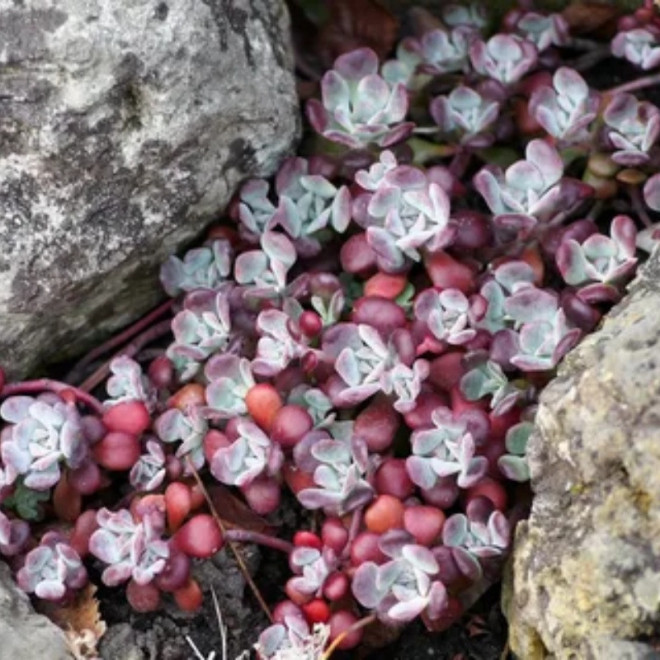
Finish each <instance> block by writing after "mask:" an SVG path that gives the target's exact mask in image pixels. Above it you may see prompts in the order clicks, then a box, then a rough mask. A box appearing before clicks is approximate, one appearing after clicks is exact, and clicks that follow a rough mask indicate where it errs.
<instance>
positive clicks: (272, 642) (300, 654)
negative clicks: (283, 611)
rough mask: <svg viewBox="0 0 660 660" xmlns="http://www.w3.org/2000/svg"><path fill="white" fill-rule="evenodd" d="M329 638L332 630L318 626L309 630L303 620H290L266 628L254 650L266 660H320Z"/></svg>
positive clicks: (290, 617) (297, 617)
mask: <svg viewBox="0 0 660 660" xmlns="http://www.w3.org/2000/svg"><path fill="white" fill-rule="evenodd" d="M329 638H330V627H329V626H326V625H323V624H318V623H317V624H314V627H313V629H312V630H310V628H309V625H308V623H307V622H306V621H305V619H304V618H303V617H302V616H287V617H285V618H284V622H283V623H275V624H273V625H272V626H269V627H268V628H266V629H265V630H264V631H263V632H262V633H261V635H259V640H258V642H257V643H256V644H255V645H254V648H255V649H256V651H257V653H258V654H259V658H260V659H263V660H318V659H319V658H320V657H321V656H322V654H323V651H324V649H325V647H326V645H327V643H328V640H329Z"/></svg>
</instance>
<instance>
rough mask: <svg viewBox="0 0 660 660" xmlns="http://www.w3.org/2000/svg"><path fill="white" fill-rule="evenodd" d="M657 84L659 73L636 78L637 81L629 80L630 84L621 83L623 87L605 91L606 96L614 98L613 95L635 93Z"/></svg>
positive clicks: (619, 86) (659, 79)
mask: <svg viewBox="0 0 660 660" xmlns="http://www.w3.org/2000/svg"><path fill="white" fill-rule="evenodd" d="M657 84H660V73H655V74H653V75H652V76H644V77H642V78H637V80H631V81H630V82H627V83H623V85H618V86H616V87H612V88H611V89H608V90H607V94H609V95H611V96H614V95H615V94H623V93H624V92H636V91H638V90H640V89H645V88H646V87H652V86H653V85H657Z"/></svg>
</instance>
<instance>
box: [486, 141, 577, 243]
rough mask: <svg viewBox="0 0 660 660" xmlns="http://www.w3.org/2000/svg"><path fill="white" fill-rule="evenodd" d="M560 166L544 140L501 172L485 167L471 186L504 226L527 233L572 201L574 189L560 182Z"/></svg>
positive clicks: (555, 151)
mask: <svg viewBox="0 0 660 660" xmlns="http://www.w3.org/2000/svg"><path fill="white" fill-rule="evenodd" d="M563 172H564V165H563V163H562V160H561V157H560V156H559V154H558V153H557V150H556V149H555V148H554V147H552V146H551V145H550V144H548V143H547V142H545V141H544V140H532V141H531V142H530V143H529V144H528V145H527V148H526V150H525V160H519V161H517V162H516V163H514V164H513V165H510V166H509V167H508V168H507V169H506V171H505V172H502V170H501V168H499V167H497V166H491V165H487V166H485V167H484V168H483V169H482V170H480V171H479V172H477V174H476V175H475V177H474V186H475V188H476V189H477V190H478V191H479V193H480V194H481V196H482V197H483V198H484V200H485V201H486V204H488V206H489V208H490V210H491V211H492V212H493V213H494V214H495V217H494V221H495V222H496V223H499V224H501V225H503V226H506V227H512V228H515V229H524V230H526V231H531V229H533V228H534V227H535V226H536V224H537V222H539V221H549V220H550V219H551V218H552V217H553V216H555V215H557V213H559V212H560V211H561V210H565V209H566V208H570V207H571V206H572V205H573V204H574V203H575V201H576V199H577V196H578V190H577V189H573V188H572V187H571V186H569V185H568V180H564V181H562V175H563Z"/></svg>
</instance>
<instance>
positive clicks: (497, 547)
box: [442, 511, 511, 559]
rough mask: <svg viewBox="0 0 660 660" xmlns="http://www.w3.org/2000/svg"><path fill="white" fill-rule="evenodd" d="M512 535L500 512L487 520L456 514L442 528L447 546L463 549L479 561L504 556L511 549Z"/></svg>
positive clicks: (491, 515)
mask: <svg viewBox="0 0 660 660" xmlns="http://www.w3.org/2000/svg"><path fill="white" fill-rule="evenodd" d="M510 535H511V530H510V527H509V523H508V521H507V519H506V517H505V516H504V514H502V513H501V512H500V511H493V512H492V513H491V514H490V515H489V516H488V518H487V520H480V519H475V518H469V517H468V516H466V515H465V514H463V513H455V514H454V515H452V516H450V517H449V518H447V520H446V521H445V525H444V527H443V528H442V542H443V543H444V544H445V545H448V546H451V547H454V548H462V549H463V550H466V551H467V552H469V553H470V554H472V555H473V556H474V557H476V558H478V559H488V558H490V557H497V556H500V555H502V554H504V552H506V550H507V548H508V547H509V540H510Z"/></svg>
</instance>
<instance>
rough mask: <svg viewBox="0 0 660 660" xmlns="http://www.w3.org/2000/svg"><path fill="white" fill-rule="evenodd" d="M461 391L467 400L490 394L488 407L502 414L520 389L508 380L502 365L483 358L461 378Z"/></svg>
mask: <svg viewBox="0 0 660 660" xmlns="http://www.w3.org/2000/svg"><path fill="white" fill-rule="evenodd" d="M460 387H461V391H462V392H463V394H464V395H465V398H466V399H467V400H468V401H478V400H479V399H482V398H483V397H485V396H491V397H492V398H491V401H490V407H491V408H492V410H493V411H494V412H495V414H496V415H502V414H504V413H505V412H506V411H507V410H509V409H510V408H511V407H512V406H514V405H515V404H516V403H517V401H518V400H519V399H520V397H521V395H522V391H521V390H520V389H519V388H518V387H516V386H515V385H514V384H513V383H511V382H510V381H509V379H508V378H507V377H506V375H505V374H504V372H503V371H502V367H501V366H500V365H499V364H497V362H494V361H493V360H484V361H483V362H482V363H481V364H478V365H476V366H474V367H473V368H472V369H470V370H469V371H467V372H466V373H465V374H464V375H463V377H462V378H461V383H460Z"/></svg>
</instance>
